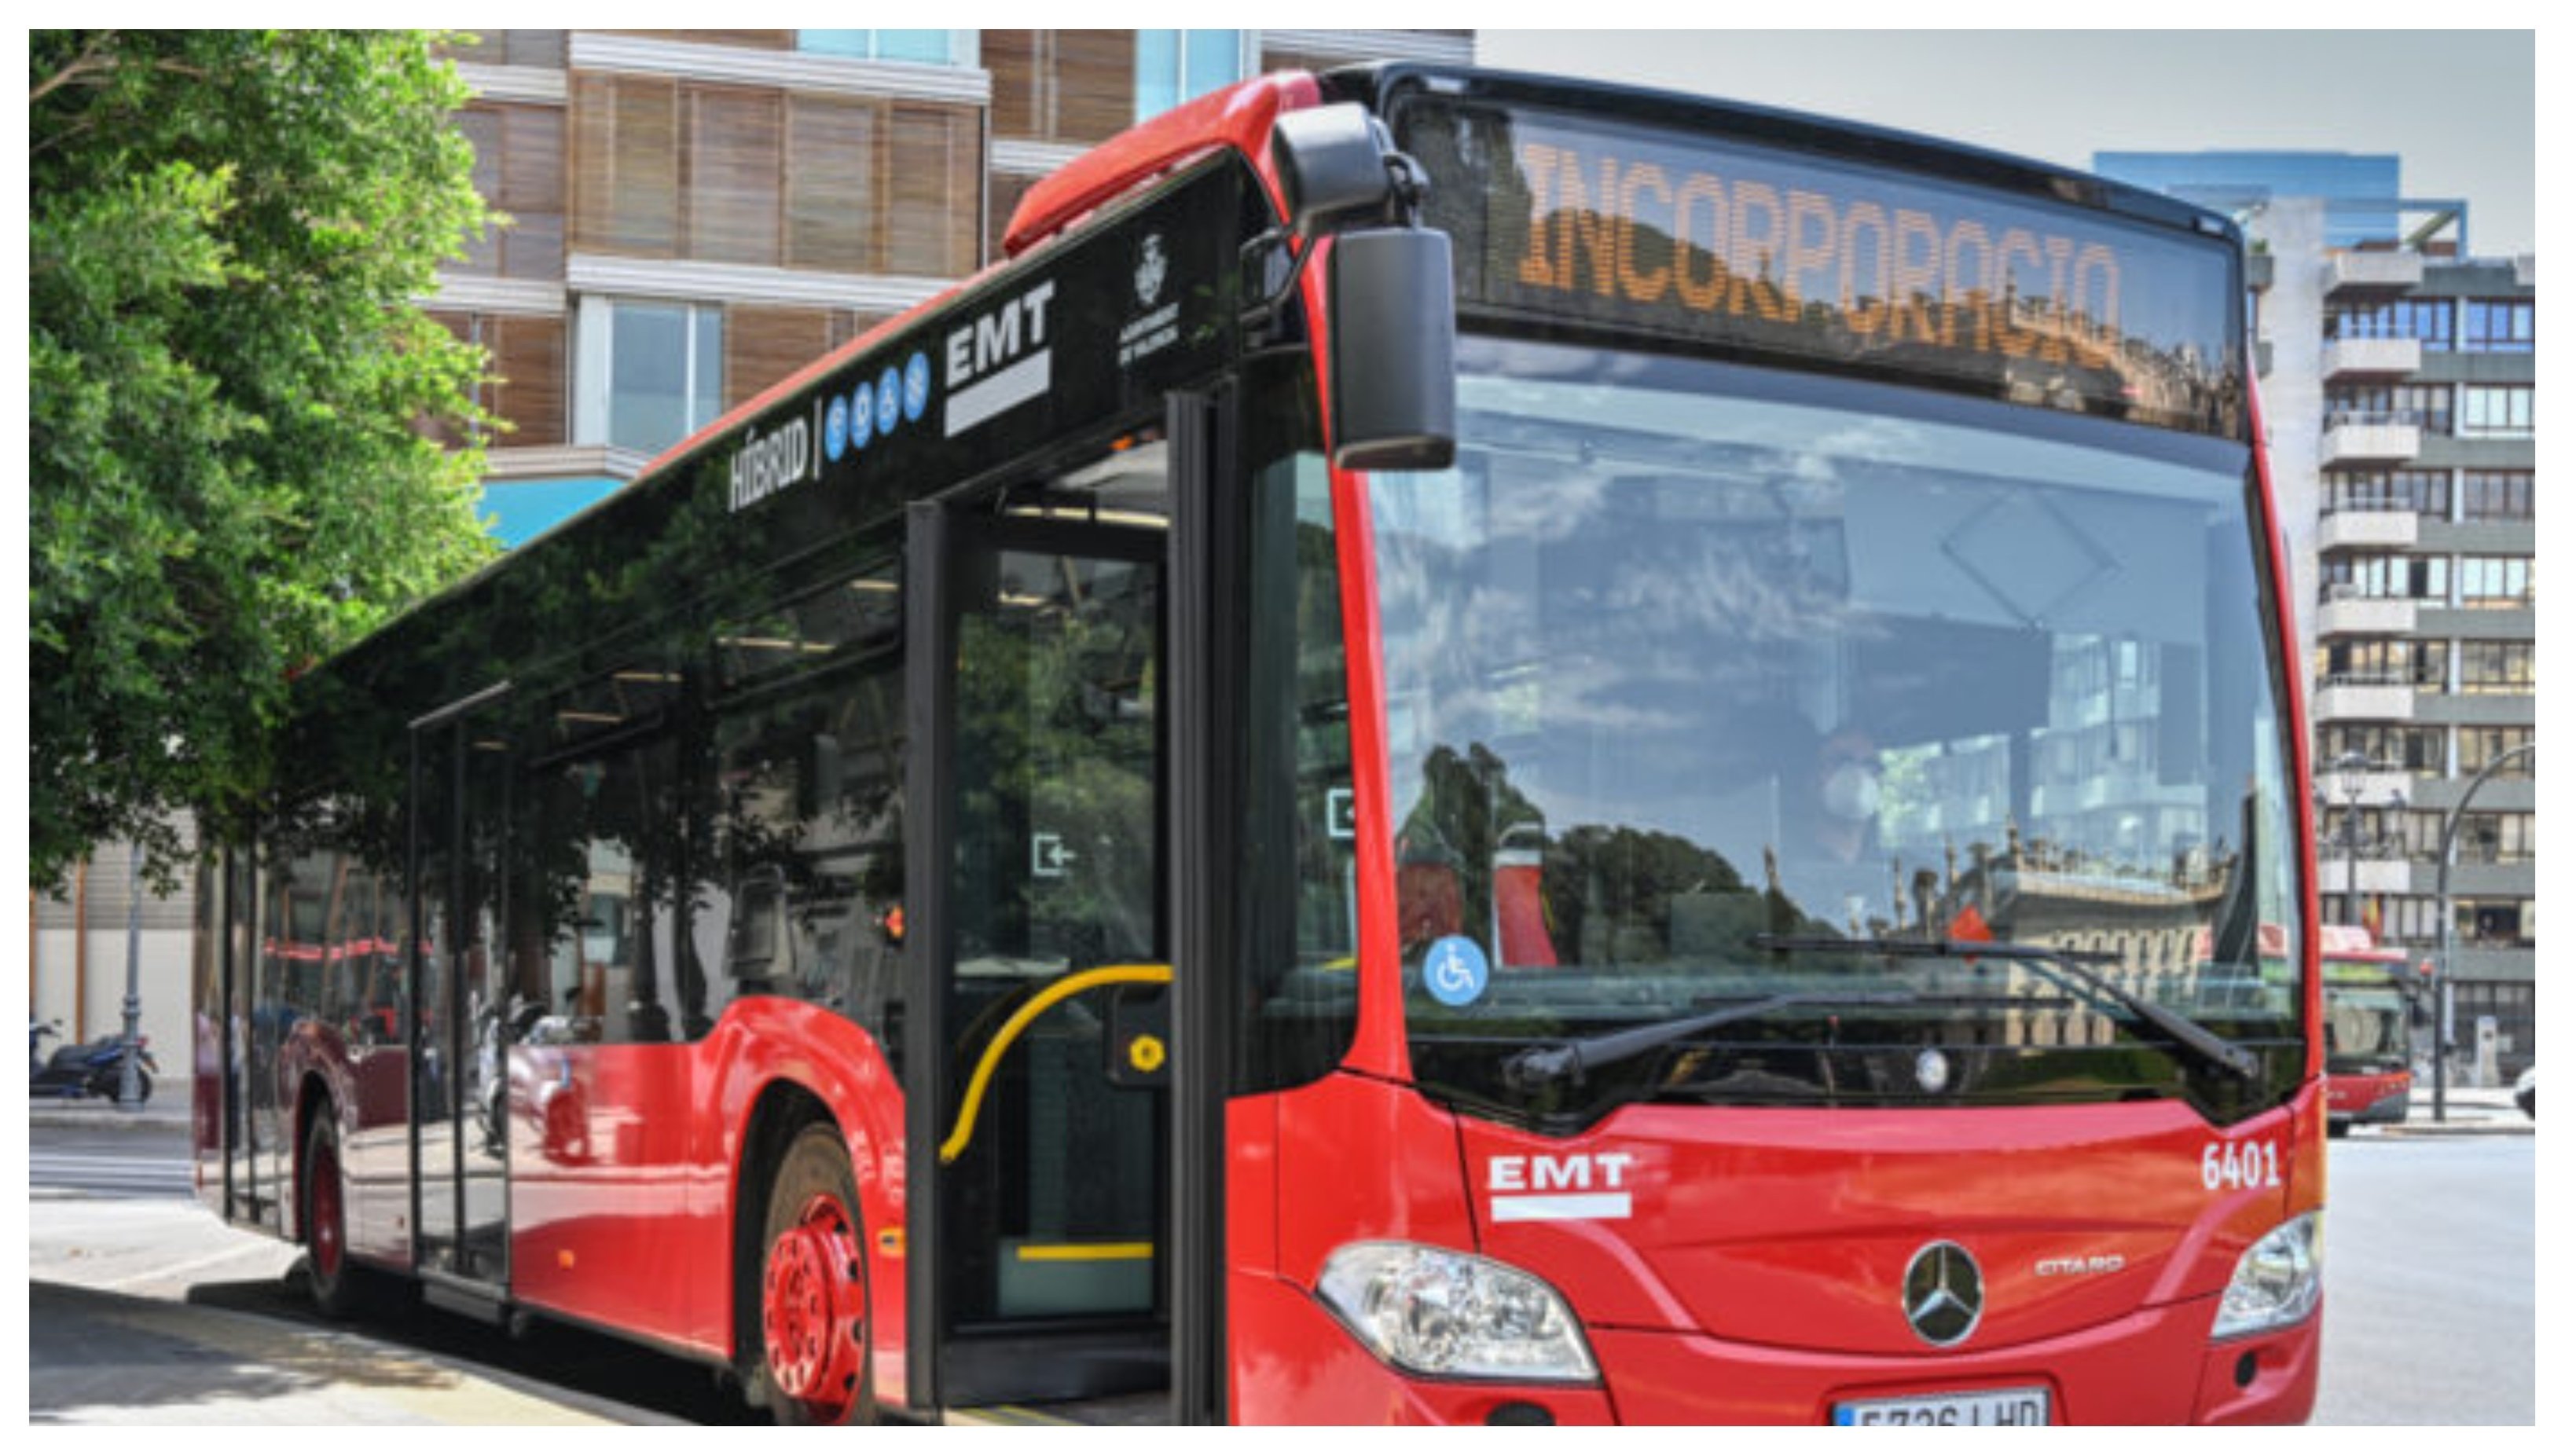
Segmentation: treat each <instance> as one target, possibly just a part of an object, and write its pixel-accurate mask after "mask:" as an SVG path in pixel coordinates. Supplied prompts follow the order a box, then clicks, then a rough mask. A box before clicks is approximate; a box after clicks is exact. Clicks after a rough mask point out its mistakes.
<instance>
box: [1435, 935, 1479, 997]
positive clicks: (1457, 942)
mask: <svg viewBox="0 0 2565 1456" xmlns="http://www.w3.org/2000/svg"><path fill="white" fill-rule="evenodd" d="M1423 975H1424V979H1425V990H1426V992H1427V994H1429V995H1431V996H1432V997H1433V998H1434V999H1435V1000H1437V1001H1440V1002H1442V1003H1443V1004H1444V1005H1446V1006H1467V1005H1469V1004H1470V1003H1472V1002H1474V1001H1476V1000H1478V999H1479V998H1480V997H1482V996H1484V995H1486V994H1487V992H1488V953H1487V952H1486V951H1484V950H1481V949H1480V948H1479V942H1477V941H1475V940H1472V939H1471V938H1470V937H1468V936H1466V935H1446V936H1444V937H1443V938H1442V939H1440V940H1438V941H1436V942H1434V944H1433V945H1431V946H1429V947H1428V948H1427V949H1426V952H1425V966H1424V970H1423Z"/></svg>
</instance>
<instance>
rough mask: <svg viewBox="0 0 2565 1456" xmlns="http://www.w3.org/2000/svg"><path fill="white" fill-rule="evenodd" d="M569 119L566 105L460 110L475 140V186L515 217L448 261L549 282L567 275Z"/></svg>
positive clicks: (481, 273)
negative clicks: (566, 155)
mask: <svg viewBox="0 0 2565 1456" xmlns="http://www.w3.org/2000/svg"><path fill="white" fill-rule="evenodd" d="M562 121H563V119H562V109H561V108H559V107H524V106H499V105H492V104H487V103H475V104H474V105H472V106H469V107H466V108H464V109H463V110H462V111H461V112H459V113H457V114H456V115H455V118H454V127H455V129H456V130H458V131H461V132H462V133H463V138H464V139H465V140H466V141H469V142H471V143H472V187H473V190H474V191H477V192H479V193H480V194H481V197H482V200H483V201H485V202H488V203H489V204H490V205H491V207H493V208H495V209H496V210H498V211H500V212H504V213H506V214H507V215H508V222H507V224H506V225H505V226H493V227H491V228H490V229H489V230H488V231H487V232H485V233H483V234H482V235H481V237H480V238H479V239H478V240H475V241H470V242H467V243H466V244H465V247H464V255H463V257H462V259H461V260H460V261H458V262H454V263H450V264H448V265H447V267H448V268H450V269H451V270H452V271H453V272H455V273H459V274H466V275H470V276H474V277H481V278H491V277H497V278H527V279H536V280H539V281H542V282H547V283H558V282H560V281H561V280H562V279H563V278H564V277H565V276H567V275H566V274H565V272H564V268H563V262H564V255H565V248H564V238H563V223H564V218H563V214H562V199H563V196H564V194H565V192H566V191H567V186H568V179H567V177H566V176H565V174H564V172H563V166H562V162H563V130H564V127H563V124H562Z"/></svg>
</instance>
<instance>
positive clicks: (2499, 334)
mask: <svg viewBox="0 0 2565 1456" xmlns="http://www.w3.org/2000/svg"><path fill="white" fill-rule="evenodd" d="M2537 307H2538V306H2537V305H2536V304H2534V303H2532V302H2530V301H2529V300H2527V299H2520V300H2511V299H2469V300H2467V338H2466V346H2465V347H2466V348H2468V349H2470V350H2473V351H2476V352H2478V353H2481V354H2528V353H2530V352H2531V351H2533V350H2535V349H2537V347H2538V324H2537Z"/></svg>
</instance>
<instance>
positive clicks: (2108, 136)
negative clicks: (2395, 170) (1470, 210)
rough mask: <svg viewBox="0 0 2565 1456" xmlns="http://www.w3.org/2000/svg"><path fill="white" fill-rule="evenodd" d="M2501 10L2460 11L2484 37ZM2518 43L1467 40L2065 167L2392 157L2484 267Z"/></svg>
mask: <svg viewBox="0 0 2565 1456" xmlns="http://www.w3.org/2000/svg"><path fill="white" fill-rule="evenodd" d="M2505 8H2506V7H2502V6H2493V7H2490V8H2489V9H2479V8H2478V7H2477V6H2475V5H2470V6H2469V7H2468V8H2467V14H2468V15H2469V17H2470V18H2481V19H2483V20H2490V21H2501V20H2505V19H2506V17H2505V15H2504V14H2503V11H2504V10H2505ZM2397 9H2399V10H2401V11H2403V12H2405V13H2406V14H2408V15H2410V14H2414V13H2417V11H2418V10H2419V9H2420V7H2409V6H2399V7H2397ZM2321 13H2324V14H2326V15H2328V16H2340V17H2342V18H2350V17H2349V16H2348V14H2346V13H2345V12H2343V11H2339V10H2336V9H2334V8H2332V7H2330V6H2328V7H2326V8H2325V9H2324V10H2323V11H2322V12H2321ZM2508 20H2509V23H2512V24H2516V25H2517V24H2526V21H2525V20H2523V19H2522V18H2520V17H2519V16H2516V15H2515V16H2511V17H2508ZM2534 42H2535V34H2534V32H2532V31H2529V30H2526V29H2520V30H2509V31H2379V30H2355V31H2218V30H2193V31H2181V30H2151V31H2094V30H2083V31H2027V30H2023V31H2003V30H1969V31H1958V30H1937V31H1879V30H1851V29H1846V30H1819V31H1718V30H1711V31H1630V30H1575V31H1516V30H1481V31H1480V32H1479V61H1480V64H1482V65H1486V66H1493V67H1503V68H1508V69H1520V70H1531V71H1551V72H1562V73H1566V74H1570V75H1581V76H1592V77H1597V78H1601V79H1606V80H1615V81H1625V82H1630V83H1633V84H1638V85H1646V86H1661V87H1667V88H1670V89H1673V90H1678V91H1687V92H1696V93H1700V94H1702V95H1707V96H1716V97H1722V98H1726V99H1728V100H1733V101H1743V102H1751V103H1755V104H1758V105H1764V106H1774V107H1785V108H1789V109H1792V110H1796V111H1806V112H1815V113H1819V114H1821V115H1826V116H1833V117H1841V118H1845V119H1847V120H1852V121H1867V122H1870V123H1872V124H1875V125H1883V126H1895V127H1898V128H1901V129H1904V130H1909V131H1920V132H1924V133H1926V134H1928V135H1934V136H1942V137H1947V138H1950V139H1952V140H1958V141H1966V142H1971V143H1974V144H1976V145H1980V146H1986V147H1991V148H1994V149H1996V150H2000V151H2009V152H2014V153H2017V154H2020V155H2024V156H2029V157H2032V158H2035V159H2038V160H2041V161H2047V162H2054V163H2060V164H2063V165H2066V166H2070V167H2074V168H2077V169H2078V170H2089V169H2091V167H2092V164H2093V153H2094V152H2095V151H2097V150H2099V151H2196V150H2210V149H2217V150H2245V149H2283V148H2285V149H2306V150H2320V151H2359V152H2382V151H2384V152H2395V153H2398V154H2400V155H2401V156H2402V157H2403V158H2404V183H2405V185H2404V190H2405V195H2406V196H2408V197H2430V198H2463V199H2465V200H2466V202H2467V204H2468V212H2467V228H2468V234H2469V236H2468V245H2469V247H2470V248H2471V249H2472V250H2473V251H2474V252H2476V253H2478V254H2487V255H2503V254H2512V253H2528V252H2532V251H2534V250H2535V249H2534V242H2535V234H2534V228H2533V222H2534V215H2533V214H2534V205H2533V204H2534V183H2533V178H2532V170H2533V168H2532V157H2533V149H2532V148H2533V143H2534V141H2535V136H2534V124H2533V103H2534V100H2535V95H2534V93H2535V86H2534V83H2533V69H2532V54H2533V47H2534Z"/></svg>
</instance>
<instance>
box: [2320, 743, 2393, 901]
mask: <svg viewBox="0 0 2565 1456" xmlns="http://www.w3.org/2000/svg"><path fill="white" fill-rule="evenodd" d="M2326 767H2327V768H2328V769H2330V770H2331V771H2332V773H2333V778H2334V784H2335V786H2336V787H2337V788H2339V789H2340V790H2341V791H2342V798H2341V800H2340V801H2339V802H2340V803H2341V804H2342V805H2343V808H2344V815H2343V830H2342V835H2341V837H2340V838H2339V839H2338V840H2336V841H2335V843H2336V844H2338V845H2340V846H2341V847H2342V850H2343V854H2344V860H2343V902H2344V903H2345V904H2346V905H2348V906H2349V907H2350V909H2351V919H2352V923H2353V924H2356V925H2362V926H2366V925H2367V924H2368V921H2367V920H2366V919H2364V918H2363V917H2362V915H2361V913H2360V855H2361V851H2362V849H2364V848H2366V847H2368V846H2370V845H2372V844H2376V843H2380V842H2388V841H2392V840H2394V839H2395V838H2396V834H2395V833H2394V832H2392V827H2391V833H2389V834H2386V835H2381V836H2380V837H2379V840H2378V841H2370V840H2366V839H2364V838H2363V837H2362V835H2361V829H2360V793H2361V790H2363V789H2365V788H2367V787H2368V785H2369V755H2367V754H2365V753H2362V752H2361V751H2360V750H2358V749H2353V750H2352V751H2351V752H2349V753H2346V754H2344V755H2343V756H2341V757H2340V758H2337V759H2335V760H2334V761H2333V762H2332V763H2330V764H2328V765H2326ZM2404 808H2405V795H2404V792H2403V791H2402V790H2399V791H2397V792H2395V793H2394V794H2392V795H2390V796H2389V798H2388V801H2387V804H2386V809H2387V812H2388V814H2389V815H2390V816H2391V817H2393V816H2396V815H2397V814H2398V813H2399V812H2400V811H2402V810H2403V809H2404Z"/></svg>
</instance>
